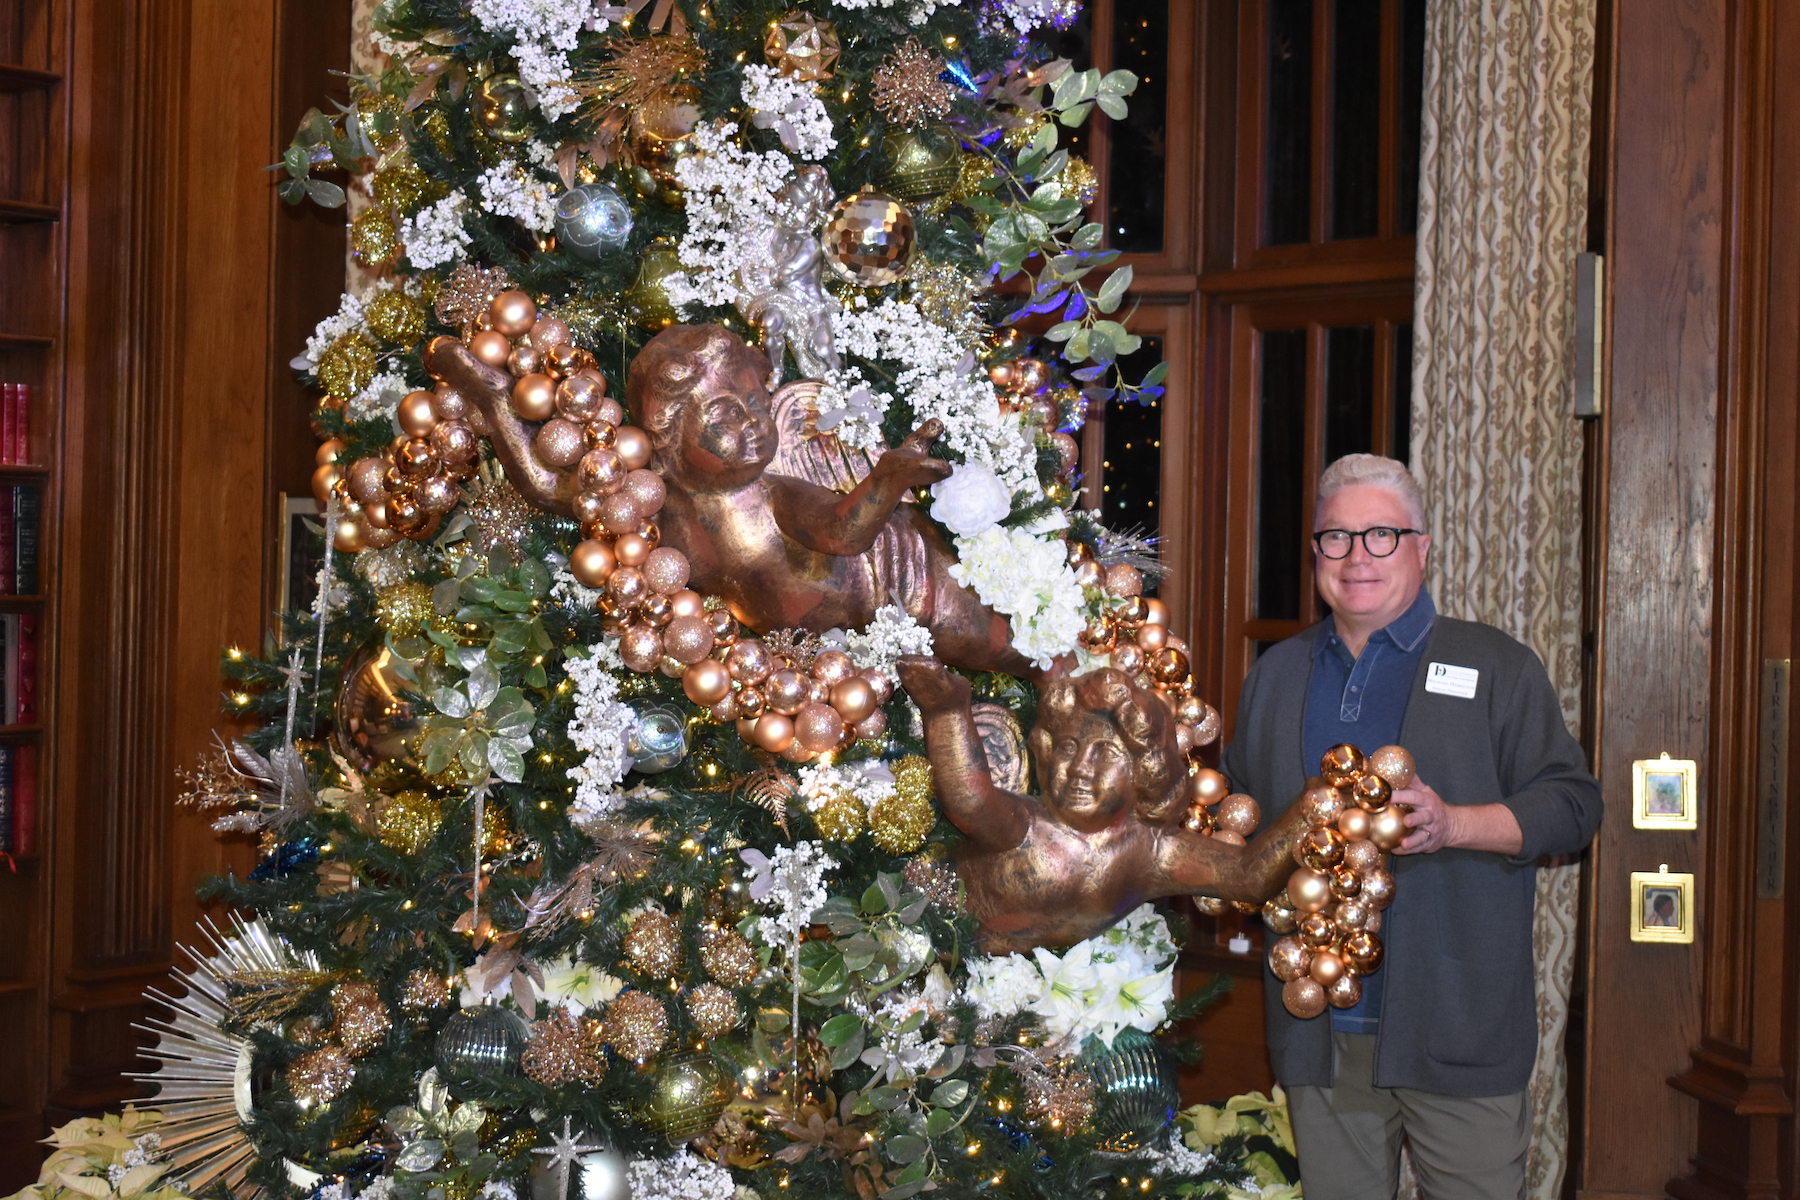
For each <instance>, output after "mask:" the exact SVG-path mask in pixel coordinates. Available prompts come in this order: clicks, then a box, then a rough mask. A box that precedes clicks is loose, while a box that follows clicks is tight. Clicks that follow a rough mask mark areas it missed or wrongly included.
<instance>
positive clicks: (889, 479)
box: [870, 418, 950, 488]
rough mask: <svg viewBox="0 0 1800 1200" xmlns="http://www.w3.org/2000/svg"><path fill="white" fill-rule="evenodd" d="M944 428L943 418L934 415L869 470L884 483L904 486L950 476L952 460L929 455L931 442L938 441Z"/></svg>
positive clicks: (926, 482)
mask: <svg viewBox="0 0 1800 1200" xmlns="http://www.w3.org/2000/svg"><path fill="white" fill-rule="evenodd" d="M943 432H944V425H943V422H941V421H938V420H936V419H935V418H934V419H932V420H930V421H927V422H925V423H924V424H923V425H921V426H919V427H918V429H916V430H914V431H913V433H912V434H911V436H909V437H908V438H907V439H906V440H905V441H903V442H901V443H900V444H899V445H898V446H896V447H894V448H893V449H892V450H889V451H886V452H885V453H883V454H882V456H881V458H880V459H879V460H877V462H876V463H875V469H874V470H873V471H872V472H870V474H871V475H872V476H873V477H874V478H876V479H879V480H881V481H882V482H883V483H889V484H896V485H898V486H899V487H901V488H916V487H924V486H925V485H926V484H930V483H936V482H937V481H938V480H940V479H948V478H949V477H950V464H949V463H947V462H945V461H943V460H942V459H938V458H931V457H929V456H928V455H929V451H930V450H931V443H933V442H935V441H937V439H938V436H939V435H940V434H942V433H943Z"/></svg>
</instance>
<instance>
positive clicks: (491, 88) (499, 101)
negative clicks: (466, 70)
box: [475, 73, 531, 143]
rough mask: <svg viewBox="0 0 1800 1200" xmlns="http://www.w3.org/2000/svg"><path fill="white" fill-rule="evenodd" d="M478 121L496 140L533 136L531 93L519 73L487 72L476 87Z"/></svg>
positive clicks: (504, 140)
mask: <svg viewBox="0 0 1800 1200" xmlns="http://www.w3.org/2000/svg"><path fill="white" fill-rule="evenodd" d="M475 122H476V124H478V125H480V126H481V128H482V131H483V132H485V133H486V134H487V135H488V136H489V137H491V138H493V139H494V140H496V141H501V142H509V143H510V142H522V141H524V140H525V139H526V138H528V137H530V136H531V93H529V92H527V91H526V90H525V85H524V84H522V83H520V82H519V77H518V76H517V75H514V74H511V73H505V74H500V75H490V76H488V77H487V78H486V79H484V80H482V81H481V83H480V85H479V86H477V87H476V89H475Z"/></svg>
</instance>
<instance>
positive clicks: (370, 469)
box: [344, 457, 387, 504]
mask: <svg viewBox="0 0 1800 1200" xmlns="http://www.w3.org/2000/svg"><path fill="white" fill-rule="evenodd" d="M386 470H387V463H385V462H383V461H382V460H381V459H379V458H374V457H370V458H359V459H357V460H356V462H354V463H353V464H351V466H350V473H349V474H348V475H347V476H346V477H345V481H344V482H345V486H346V487H348V488H349V490H350V494H351V495H352V496H354V497H355V498H356V499H357V500H359V501H360V502H362V503H363V504H373V503H375V502H376V501H377V500H382V499H385V498H386V497H387V489H386V488H384V487H383V486H382V482H383V480H382V475H383V472H385V471H386Z"/></svg>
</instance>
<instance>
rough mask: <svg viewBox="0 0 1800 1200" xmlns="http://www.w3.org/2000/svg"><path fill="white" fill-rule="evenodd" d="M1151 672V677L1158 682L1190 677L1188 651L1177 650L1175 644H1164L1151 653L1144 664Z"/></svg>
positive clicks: (1175, 681) (1173, 681) (1177, 681)
mask: <svg viewBox="0 0 1800 1200" xmlns="http://www.w3.org/2000/svg"><path fill="white" fill-rule="evenodd" d="M1144 669H1145V670H1146V671H1148V672H1150V678H1152V679H1154V680H1156V682H1158V683H1179V682H1180V681H1181V680H1183V679H1186V678H1187V677H1188V671H1189V667H1188V656H1187V653H1186V651H1183V650H1177V649H1176V648H1175V647H1173V646H1164V647H1163V648H1162V649H1161V650H1158V651H1156V652H1155V653H1154V654H1152V655H1150V657H1149V659H1148V660H1147V661H1146V662H1145V664H1144Z"/></svg>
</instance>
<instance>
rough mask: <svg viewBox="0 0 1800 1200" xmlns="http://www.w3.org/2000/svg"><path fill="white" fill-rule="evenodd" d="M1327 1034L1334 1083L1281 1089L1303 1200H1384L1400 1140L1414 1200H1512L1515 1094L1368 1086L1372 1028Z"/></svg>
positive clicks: (1520, 1152) (1520, 1177) (1523, 1127)
mask: <svg viewBox="0 0 1800 1200" xmlns="http://www.w3.org/2000/svg"><path fill="white" fill-rule="evenodd" d="M1325 1019H1326V1020H1329V1019H1330V1018H1325ZM1331 1041H1332V1051H1333V1055H1334V1066H1335V1071H1334V1074H1333V1080H1334V1085H1333V1086H1332V1087H1328V1088H1321V1087H1293V1088H1289V1089H1288V1106H1289V1110H1290V1112H1291V1114H1292V1116H1293V1121H1294V1142H1295V1146H1296V1148H1297V1149H1298V1150H1299V1152H1300V1174H1301V1181H1302V1183H1303V1184H1304V1185H1305V1188H1306V1200H1393V1197H1394V1194H1395V1192H1396V1191H1397V1190H1398V1188H1399V1186H1400V1146H1401V1143H1402V1141H1404V1142H1405V1143H1406V1144H1407V1145H1409V1146H1410V1147H1411V1148H1412V1161H1413V1170H1414V1171H1415V1172H1416V1173H1417V1175H1418V1179H1419V1195H1420V1197H1422V1200H1522V1198H1523V1197H1524V1195H1525V1151H1526V1149H1527V1147H1528V1145H1529V1143H1530V1137H1531V1111H1530V1108H1531V1106H1530V1103H1529V1100H1528V1098H1527V1096H1526V1094H1525V1093H1524V1092H1515V1093H1514V1094H1512V1095H1510V1096H1487V1097H1478V1098H1473V1099H1471V1098H1468V1097H1464V1096H1437V1095H1433V1094H1432V1093H1430V1092H1417V1091H1413V1090H1411V1089H1410V1088H1383V1087H1376V1086H1374V1082H1373V1081H1374V1078H1375V1035H1374V1034H1365V1033H1338V1032H1335V1031H1334V1032H1333V1033H1332V1035H1331Z"/></svg>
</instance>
